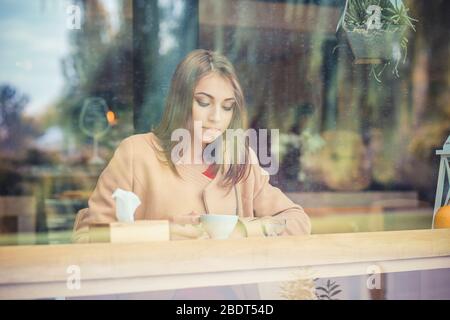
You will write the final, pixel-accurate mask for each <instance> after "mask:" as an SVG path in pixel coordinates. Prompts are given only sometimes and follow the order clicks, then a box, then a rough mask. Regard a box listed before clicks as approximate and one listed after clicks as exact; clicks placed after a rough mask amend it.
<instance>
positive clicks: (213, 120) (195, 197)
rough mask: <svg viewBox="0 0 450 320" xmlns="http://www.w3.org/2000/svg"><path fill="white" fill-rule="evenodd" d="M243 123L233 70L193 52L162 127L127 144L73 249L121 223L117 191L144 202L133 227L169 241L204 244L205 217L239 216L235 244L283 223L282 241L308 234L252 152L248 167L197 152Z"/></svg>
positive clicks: (80, 224)
mask: <svg viewBox="0 0 450 320" xmlns="http://www.w3.org/2000/svg"><path fill="white" fill-rule="evenodd" d="M244 120H245V103H244V95H243V93H242V89H241V87H240V84H239V82H238V79H237V76H236V74H235V71H234V68H233V66H232V65H231V63H230V62H229V61H228V60H227V58H225V57H224V56H222V55H220V54H218V53H216V52H211V51H207V50H195V51H193V52H191V53H190V54H189V55H187V56H186V58H185V59H184V60H183V61H182V62H181V63H180V64H179V65H178V67H177V69H176V70H175V73H174V75H173V78H172V83H171V88H170V91H169V94H168V97H167V101H166V106H165V113H164V115H163V118H162V121H161V123H160V124H159V126H158V127H157V128H156V129H155V130H154V131H153V132H149V133H146V134H136V135H133V136H130V137H128V138H126V139H125V140H123V141H122V142H121V143H120V145H119V147H118V148H117V150H116V151H115V153H114V156H113V158H112V159H111V161H110V163H109V164H108V166H107V167H106V168H105V169H104V171H103V172H102V174H101V175H100V177H99V180H98V183H97V186H96V188H95V190H94V192H93V193H92V195H91V197H90V199H89V208H86V209H83V210H81V211H80V212H79V213H78V216H77V221H76V223H75V231H76V233H75V241H77V242H87V241H89V238H88V232H87V231H88V226H89V225H90V224H94V223H109V222H113V221H116V217H115V204H114V200H113V198H112V197H111V195H112V193H113V192H114V190H115V189H117V188H121V189H124V190H127V191H132V192H134V193H135V194H136V195H137V196H138V197H139V198H140V200H141V205H140V206H139V207H138V208H137V209H136V212H135V219H136V220H140V219H146V220H149V219H161V220H169V221H170V222H171V223H170V236H171V239H193V238H194V239H195V238H202V237H205V233H204V231H203V230H202V228H199V227H198V226H197V224H198V223H199V219H198V218H199V215H201V214H207V213H220V214H237V215H239V216H240V217H241V218H242V219H241V221H244V225H245V226H246V228H245V229H246V230H245V229H244V228H243V229H241V230H240V231H239V229H238V228H237V229H236V231H235V233H234V234H233V236H252V235H264V234H267V232H268V229H269V228H270V226H274V225H276V224H277V223H278V222H281V223H282V224H285V227H284V229H283V231H282V233H281V234H283V235H299V234H309V233H310V229H311V226H310V221H309V218H308V216H307V215H306V214H305V213H304V211H303V209H302V208H301V207H300V206H299V205H297V204H294V203H293V202H292V201H291V200H290V199H289V198H287V197H286V196H285V195H284V194H283V193H282V192H281V191H280V190H279V189H277V188H275V187H273V186H271V185H270V184H269V176H268V175H267V174H265V172H264V170H263V169H262V168H261V167H260V166H259V164H258V162H257V161H251V160H252V159H253V160H255V159H256V154H255V152H254V151H253V150H251V149H249V148H248V147H245V146H244V147H243V148H239V150H244V152H243V153H242V152H238V153H237V154H239V155H242V154H244V161H239V163H238V162H237V161H231V159H235V160H236V157H234V158H230V157H229V156H228V155H229V152H228V153H227V151H226V150H227V148H226V147H225V148H222V149H220V150H219V149H218V150H219V151H216V153H218V152H223V155H225V158H222V159H228V160H230V161H222V162H223V163H220V162H217V163H213V164H208V163H206V162H205V159H204V157H203V153H202V152H200V156H199V153H198V152H196V151H195V147H194V146H195V145H200V146H201V149H202V150H206V149H205V148H206V147H207V146H209V145H210V144H211V143H215V142H216V141H226V135H225V130H227V129H239V128H243V125H244ZM179 129H184V130H185V131H186V132H188V133H190V134H191V135H190V136H191V137H192V138H191V139H192V141H190V142H192V143H187V144H185V145H186V146H187V148H185V149H183V150H182V151H181V153H180V156H181V157H179V158H177V157H174V153H173V151H174V149H175V147H177V144H178V141H172V138H173V136H172V134H173V133H174V132H175V131H176V130H179ZM195 129H196V130H195ZM185 142H186V141H185ZM228 142H229V141H228ZM223 145H224V146H226V145H228V144H226V143H225V144H223ZM228 150H230V149H228ZM219 158H220V157H219ZM186 159H187V160H188V161H186Z"/></svg>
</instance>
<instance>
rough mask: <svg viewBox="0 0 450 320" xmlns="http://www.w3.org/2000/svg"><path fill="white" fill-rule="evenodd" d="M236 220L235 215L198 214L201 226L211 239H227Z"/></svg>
mask: <svg viewBox="0 0 450 320" xmlns="http://www.w3.org/2000/svg"><path fill="white" fill-rule="evenodd" d="M237 221H238V216H237V215H231V214H204V215H201V216H200V222H201V223H202V226H203V228H204V229H205V231H206V232H207V233H208V234H209V236H210V237H211V239H228V237H229V236H230V234H231V233H232V232H233V230H234V228H235V227H236V223H237Z"/></svg>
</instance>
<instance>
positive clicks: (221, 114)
mask: <svg viewBox="0 0 450 320" xmlns="http://www.w3.org/2000/svg"><path fill="white" fill-rule="evenodd" d="M234 106H235V99H234V93H233V87H232V86H231V83H230V82H229V81H228V80H227V79H226V78H223V77H221V76H219V75H218V74H216V73H210V74H208V75H206V76H204V77H203V78H201V79H200V81H199V82H198V84H197V87H196V88H195V90H194V101H193V104H192V119H193V121H194V123H195V121H200V122H201V127H202V132H194V137H195V139H199V140H201V142H202V144H203V145H204V144H209V143H211V142H213V141H214V140H215V139H216V138H217V137H219V136H220V135H221V134H222V133H223V132H225V130H226V129H227V128H228V126H229V125H230V122H231V118H232V116H233V112H235V111H234Z"/></svg>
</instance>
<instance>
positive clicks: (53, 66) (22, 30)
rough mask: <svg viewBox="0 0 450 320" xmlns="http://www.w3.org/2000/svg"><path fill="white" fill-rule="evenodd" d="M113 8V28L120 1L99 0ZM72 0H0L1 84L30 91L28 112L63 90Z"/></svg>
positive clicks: (114, 28) (39, 109) (44, 106)
mask: <svg viewBox="0 0 450 320" xmlns="http://www.w3.org/2000/svg"><path fill="white" fill-rule="evenodd" d="M100 2H101V3H102V4H103V5H104V7H105V9H106V10H107V11H109V12H110V15H109V17H111V20H110V23H111V28H112V31H113V32H116V31H117V30H118V29H119V28H120V26H119V23H120V22H119V19H118V14H117V13H118V10H119V4H118V2H117V1H111V0H103V1H100ZM70 4H72V1H69V0H66V1H64V0H32V1H17V0H0V85H3V84H9V85H12V86H13V87H14V88H16V89H18V90H19V92H21V93H23V94H27V95H28V96H29V97H30V102H29V104H28V106H27V107H26V108H25V113H26V114H27V115H30V116H36V115H39V114H42V113H43V112H45V111H46V110H47V108H48V107H49V106H50V105H51V103H52V102H54V101H55V100H57V99H58V97H59V96H60V95H61V93H62V92H63V90H64V76H63V73H62V69H61V60H62V59H63V58H64V57H65V56H67V55H68V54H69V50H70V45H69V41H68V39H69V33H70V32H78V31H76V30H70V29H67V27H66V19H67V17H68V14H67V13H66V9H67V6H68V5H70Z"/></svg>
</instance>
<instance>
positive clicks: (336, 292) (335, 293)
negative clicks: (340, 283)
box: [330, 290, 342, 297]
mask: <svg viewBox="0 0 450 320" xmlns="http://www.w3.org/2000/svg"><path fill="white" fill-rule="evenodd" d="M341 292H342V290H337V291H335V292H333V293H331V295H330V297H334V296H335V295H337V294H339V293H341Z"/></svg>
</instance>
